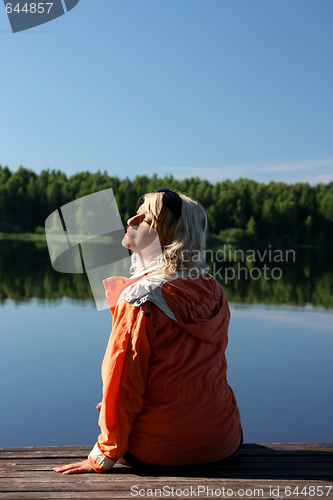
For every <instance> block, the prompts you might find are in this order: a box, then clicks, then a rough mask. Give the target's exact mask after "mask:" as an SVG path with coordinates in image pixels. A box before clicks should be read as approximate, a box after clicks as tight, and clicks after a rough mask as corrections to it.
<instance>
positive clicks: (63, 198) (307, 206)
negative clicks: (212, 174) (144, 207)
mask: <svg viewBox="0 0 333 500" xmlns="http://www.w3.org/2000/svg"><path fill="white" fill-rule="evenodd" d="M163 186H171V188H172V189H174V190H176V191H177V190H179V191H181V192H183V193H185V194H187V195H188V196H191V197H193V198H195V199H197V200H199V201H200V202H201V203H202V204H203V206H204V207H205V209H206V210H207V215H208V221H209V232H210V234H211V235H212V236H211V238H212V240H211V241H212V242H213V241H214V238H216V240H217V241H223V242H225V243H252V242H273V241H274V242H277V243H279V244H281V245H283V244H316V245H327V244H330V245H332V244H333V183H332V182H331V183H329V184H317V185H316V186H310V185H309V184H306V183H297V184H285V183H283V182H270V183H269V184H263V183H258V182H256V181H253V180H248V179H239V180H237V181H234V182H231V181H228V180H227V181H223V182H218V183H216V184H211V183H210V182H208V181H202V180H200V179H199V178H197V177H196V178H190V179H185V180H183V181H177V180H175V179H174V178H173V177H172V176H171V177H164V178H158V177H157V176H156V175H154V176H153V177H151V178H149V177H147V176H137V177H136V178H135V179H134V180H133V181H131V180H129V179H128V178H126V179H122V180H120V179H119V178H118V177H117V176H110V175H108V174H107V172H104V173H101V172H97V173H95V174H92V173H90V172H82V173H78V174H75V175H72V176H71V177H67V176H66V175H65V174H64V173H63V172H60V171H54V170H53V171H49V170H45V171H43V172H41V173H40V174H39V175H37V174H36V173H35V172H33V171H32V170H27V169H25V168H23V167H20V168H19V169H18V171H17V172H15V173H12V172H11V171H10V170H9V169H8V167H1V166H0V232H5V233H21V232H23V233H25V232H27V233H31V232H42V231H43V227H44V223H45V220H46V218H47V217H48V215H49V214H50V213H51V212H53V211H54V210H56V209H57V208H59V207H61V206H62V205H65V204H66V203H68V202H70V201H73V200H75V199H77V198H81V197H83V196H86V195H88V194H92V193H95V192H97V191H102V190H103V189H108V188H112V189H113V191H114V194H115V198H116V201H117V205H118V208H119V212H120V214H121V216H122V218H123V222H124V224H125V223H126V220H127V219H128V218H129V217H130V216H131V215H132V214H133V213H135V211H136V210H137V206H138V200H139V198H140V196H141V195H142V194H144V193H147V192H151V191H154V190H155V189H158V188H160V187H163Z"/></svg>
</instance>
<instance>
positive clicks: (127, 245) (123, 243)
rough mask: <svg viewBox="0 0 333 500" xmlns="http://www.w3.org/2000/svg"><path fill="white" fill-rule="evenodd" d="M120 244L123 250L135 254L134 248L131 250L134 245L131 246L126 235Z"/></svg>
mask: <svg viewBox="0 0 333 500" xmlns="http://www.w3.org/2000/svg"><path fill="white" fill-rule="evenodd" d="M121 244H122V246H123V247H124V248H127V249H128V250H131V251H132V252H135V248H132V246H134V245H132V246H131V241H130V238H129V237H128V236H126V234H125V236H124V237H123V239H122V242H121Z"/></svg>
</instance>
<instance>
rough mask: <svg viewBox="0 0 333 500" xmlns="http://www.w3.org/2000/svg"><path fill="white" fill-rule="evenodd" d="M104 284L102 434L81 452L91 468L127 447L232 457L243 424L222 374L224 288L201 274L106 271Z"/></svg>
mask: <svg viewBox="0 0 333 500" xmlns="http://www.w3.org/2000/svg"><path fill="white" fill-rule="evenodd" d="M104 286H105V289H106V297H107V300H108V303H109V305H110V306H111V307H110V309H111V312H112V314H113V328H112V332H111V336H110V339H109V343H108V346H107V349H106V353H105V357H104V360H103V365H102V379H103V400H102V407H101V411H100V418H99V426H100V428H101V434H100V436H99V437H98V442H97V443H96V445H95V446H94V448H93V450H92V451H91V453H90V455H89V457H88V458H89V462H90V463H91V465H92V466H93V467H94V469H95V470H96V471H97V472H104V471H106V470H108V469H110V468H111V467H112V466H113V465H114V463H115V462H116V461H117V460H118V459H119V458H120V457H122V456H123V455H124V453H125V452H126V451H129V452H130V453H132V454H133V455H134V456H136V457H137V458H139V459H140V460H143V461H144V462H148V463H151V464H156V465H185V464H195V463H205V462H213V461H216V460H220V459H222V458H225V457H227V456H229V455H231V454H232V453H233V452H234V451H235V450H236V449H237V448H238V446H239V444H240V440H241V424H240V415H239V411H238V407H237V403H236V400H235V397H234V394H233V391H232V389H231V388H230V386H229V385H228V383H227V380H226V371H227V363H226V359H225V350H226V347H227V343H228V326H229V319H230V311H229V307H228V303H227V301H226V299H225V295H224V291H223V288H222V287H221V286H220V285H219V284H218V283H217V282H216V280H215V279H214V278H213V277H212V276H210V275H209V274H208V273H203V274H202V275H201V276H199V277H197V278H196V279H193V278H189V277H187V278H177V279H172V278H169V279H163V278H158V277H157V278H149V277H147V276H146V277H144V278H142V277H141V278H136V279H135V278H132V279H130V280H127V279H125V278H121V277H117V278H108V279H107V280H105V281H104ZM118 297H119V298H118ZM117 299H118V301H117ZM114 304H116V305H114Z"/></svg>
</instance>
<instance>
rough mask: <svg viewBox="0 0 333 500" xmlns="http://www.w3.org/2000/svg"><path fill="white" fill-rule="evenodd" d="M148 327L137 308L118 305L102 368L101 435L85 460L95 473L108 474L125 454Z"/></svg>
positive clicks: (141, 384)
mask: <svg viewBox="0 0 333 500" xmlns="http://www.w3.org/2000/svg"><path fill="white" fill-rule="evenodd" d="M145 305H148V304H145ZM148 314H149V313H148ZM148 323H149V317H148V315H145V313H144V311H143V310H140V308H139V307H135V306H133V305H131V304H129V303H127V302H125V301H121V302H120V304H119V305H118V306H117V307H116V308H115V311H114V319H113V328H112V332H111V336H110V339H109V343H108V346H107V349H106V353H105V356H104V360H103V365H102V379H103V400H102V407H101V411H100V417H99V422H98V423H99V426H100V429H101V434H100V435H99V437H98V441H97V443H96V444H95V446H94V448H93V449H92V451H91V452H90V455H89V457H88V460H89V463H90V464H91V465H92V466H93V468H94V469H95V471H96V472H105V471H107V470H109V469H110V468H111V467H112V466H113V465H114V464H115V462H116V461H117V460H118V459H119V458H121V457H122V456H123V455H124V453H126V451H127V449H128V437H129V434H130V432H131V429H132V424H133V421H134V419H135V417H136V415H138V414H139V413H140V411H141V409H142V405H143V394H144V392H145V389H146V384H147V377H148V363H149V357H150V354H151V347H150V344H151V339H150V338H149V332H148V330H149V324H148Z"/></svg>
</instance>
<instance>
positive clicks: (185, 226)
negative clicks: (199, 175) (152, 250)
mask: <svg viewBox="0 0 333 500" xmlns="http://www.w3.org/2000/svg"><path fill="white" fill-rule="evenodd" d="M163 194H164V193H163V192H162V193H161V192H159V193H148V194H145V195H143V196H142V200H143V202H144V203H145V205H146V207H147V210H148V212H149V213H150V215H151V217H152V225H151V227H152V228H153V229H155V230H157V231H158V234H159V236H160V239H161V241H163V247H162V255H161V257H160V259H161V262H160V263H161V266H162V267H163V268H164V272H165V275H166V276H167V277H168V276H171V275H172V274H173V273H175V272H179V271H189V270H190V269H191V270H192V269H195V270H196V271H197V274H199V273H201V269H203V268H205V266H206V262H205V248H206V231H207V215H206V211H205V209H204V208H203V206H202V205H201V204H200V203H199V202H198V201H196V200H193V199H192V198H189V197H188V196H186V195H185V194H182V193H178V194H179V196H180V198H181V200H182V213H181V216H180V217H179V218H178V219H177V218H176V217H175V215H174V214H173V212H172V211H171V210H170V209H169V208H168V207H166V206H165V205H164V204H163ZM131 270H132V271H134V272H137V271H139V270H140V260H139V259H138V258H137V257H136V256H134V255H133V259H132V266H131Z"/></svg>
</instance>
